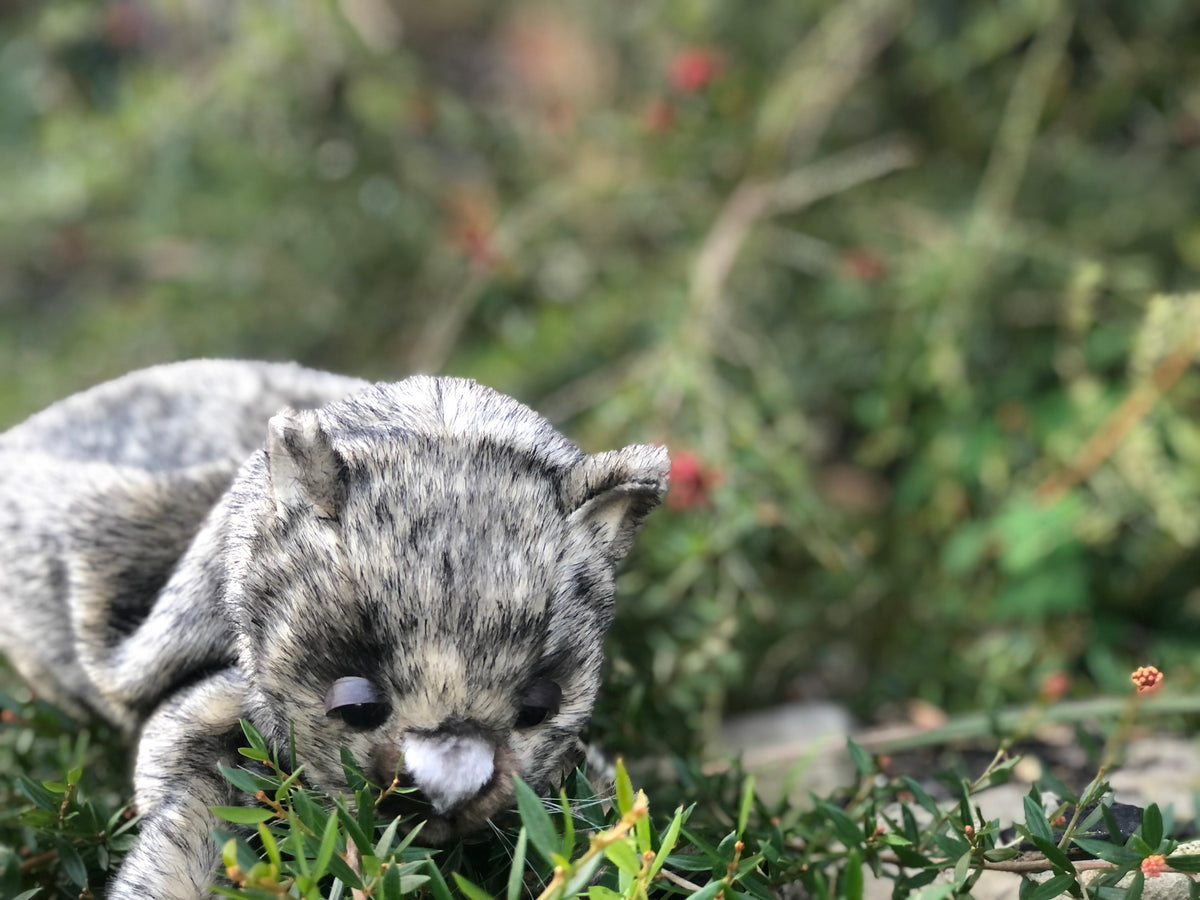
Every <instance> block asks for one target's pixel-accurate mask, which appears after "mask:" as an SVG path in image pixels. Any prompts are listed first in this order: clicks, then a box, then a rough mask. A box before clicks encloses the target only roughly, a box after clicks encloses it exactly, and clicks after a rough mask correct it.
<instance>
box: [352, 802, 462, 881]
mask: <svg viewBox="0 0 1200 900" xmlns="http://www.w3.org/2000/svg"><path fill="white" fill-rule="evenodd" d="M337 817H338V821H339V822H341V823H342V827H343V828H345V829H346V833H347V834H349V835H350V839H351V840H352V841H354V846H356V847H357V848H358V852H359V853H361V854H362V855H363V856H370V855H372V854H373V853H374V847H373V846H372V842H371V838H370V837H368V835H367V833H366V832H365V831H363V830H362V828H360V827H359V825H358V822H357V820H355V818H354V816H352V815H350V810H348V809H347V808H346V804H345V803H344V802H343V801H342V800H340V799H339V800H338V801H337ZM446 890H447V891H449V890H450V889H449V888H447V889H446Z"/></svg>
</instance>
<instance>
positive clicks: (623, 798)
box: [615, 756, 633, 815]
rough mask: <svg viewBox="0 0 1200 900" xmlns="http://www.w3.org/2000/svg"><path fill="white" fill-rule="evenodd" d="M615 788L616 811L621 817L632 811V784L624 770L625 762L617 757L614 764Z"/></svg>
mask: <svg viewBox="0 0 1200 900" xmlns="http://www.w3.org/2000/svg"><path fill="white" fill-rule="evenodd" d="M615 768H616V783H617V784H616V787H617V811H618V812H620V813H621V815H625V813H627V812H629V811H630V810H631V809H633V782H631V781H630V780H629V773H628V772H627V771H626V770H625V760H623V759H621V757H619V756H618V757H617V764H616V767H615Z"/></svg>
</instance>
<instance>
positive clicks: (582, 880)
mask: <svg viewBox="0 0 1200 900" xmlns="http://www.w3.org/2000/svg"><path fill="white" fill-rule="evenodd" d="M603 861H604V858H603V857H602V856H600V854H598V853H597V854H596V855H595V856H593V857H592V858H591V859H589V860H588V861H587V862H585V863H584V864H583V865H582V866H580V867H579V868H578V869H576V870H575V874H574V875H572V876H571V878H570V879H569V880H568V881H567V886H566V888H565V889H564V890H563V896H564V897H573V896H575V895H576V894H578V893H579V892H580V891H582V890H583V889H584V888H585V887H587V884H588V882H589V881H591V880H592V876H594V875H595V874H596V869H598V868H599V867H600V863H602V862H603Z"/></svg>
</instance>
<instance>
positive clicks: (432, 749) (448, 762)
mask: <svg viewBox="0 0 1200 900" xmlns="http://www.w3.org/2000/svg"><path fill="white" fill-rule="evenodd" d="M403 745H404V768H405V770H406V771H407V772H408V775H409V777H411V778H412V782H413V785H414V786H415V787H416V788H417V789H418V790H420V792H421V793H422V794H424V795H425V796H426V797H428V798H429V803H430V805H431V806H433V811H434V812H435V813H437V814H438V815H443V814H445V813H447V812H450V811H451V810H453V809H455V808H456V807H458V806H461V805H462V804H463V803H465V802H466V801H467V800H470V799H471V798H472V797H474V796H475V795H476V794H478V793H479V791H480V789H481V788H482V787H483V786H484V785H486V784H487V783H488V782H489V781H491V779H492V775H493V773H494V772H495V770H496V748H495V746H494V745H493V744H491V743H490V742H488V741H486V740H484V739H483V738H480V737H475V736H469V735H457V734H456V735H448V734H415V735H409V736H408V737H406V738H405V739H404V742H403Z"/></svg>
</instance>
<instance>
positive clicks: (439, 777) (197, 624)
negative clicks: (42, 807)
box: [0, 361, 667, 898]
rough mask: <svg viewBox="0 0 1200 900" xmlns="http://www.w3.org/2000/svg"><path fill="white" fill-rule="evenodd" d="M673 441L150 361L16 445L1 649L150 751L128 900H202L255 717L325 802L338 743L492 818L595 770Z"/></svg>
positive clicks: (452, 815)
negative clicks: (616, 632)
mask: <svg viewBox="0 0 1200 900" xmlns="http://www.w3.org/2000/svg"><path fill="white" fill-rule="evenodd" d="M666 474H667V458H666V453H665V451H663V450H662V449H661V448H656V447H649V446H631V447H626V448H625V449H623V450H618V451H613V452H609V453H600V454H596V455H591V456H589V455H587V454H585V453H583V452H582V451H581V450H579V448H577V447H576V446H575V445H574V444H572V443H571V442H570V441H568V440H567V439H566V438H564V437H563V436H562V435H560V434H559V433H558V432H557V431H555V430H554V429H553V428H552V427H551V426H550V424H549V423H548V422H546V421H545V420H544V419H543V418H541V417H540V416H538V415H537V414H536V413H534V412H533V411H532V410H530V409H529V408H527V407H525V406H523V405H521V404H519V403H517V402H516V401H515V400H512V399H511V398H509V397H506V396H504V395H502V394H498V393H496V392H495V391H492V390H489V389H488V388H484V387H481V386H479V385H477V384H475V383H473V382H470V381H464V380H459V379H451V378H429V377H417V378H410V379H407V380H405V381H402V382H399V383H395V384H379V385H373V386H372V385H369V384H367V383H365V382H362V381H358V380H356V379H352V378H344V377H341V376H336V375H330V374H326V373H321V372H315V371H312V370H308V369H303V368H301V367H299V366H293V365H281V364H270V363H253V362H231V361H196V362H188V363H179V364H175V365H169V366H160V367H156V368H152V369H147V370H144V371H141V372H135V373H133V374H131V375H128V376H126V377H124V378H121V379H118V380H116V381H113V382H109V383H108V384H104V385H101V386H99V387H97V388H94V389H92V390H90V391H86V392H84V393H82V394H78V395H76V396H74V397H70V398H68V399H66V400H64V401H62V402H60V403H58V404H55V405H54V406H52V407H50V408H49V409H47V410H45V411H44V412H42V413H40V414H38V415H35V416H33V417H32V418H30V419H28V420H27V421H26V422H24V423H22V424H20V425H18V426H16V427H15V428H13V429H11V430H10V431H8V432H7V433H5V434H3V435H0V650H2V651H3V652H4V653H5V654H6V655H7V656H8V657H9V659H10V660H11V661H12V662H13V664H14V665H15V666H16V667H17V669H18V670H19V671H20V672H21V673H22V674H23V675H24V676H25V677H26V678H27V679H28V680H29V682H30V683H31V684H32V685H33V686H34V687H35V688H36V689H37V690H39V691H40V692H42V693H43V694H44V695H47V696H49V697H50V698H51V699H55V700H57V701H58V702H59V703H61V704H62V705H64V706H65V707H67V708H69V709H74V710H77V711H83V710H89V711H93V712H96V713H99V714H100V715H103V716H105V717H107V718H108V719H110V720H111V721H113V722H115V723H117V724H119V725H120V726H122V727H124V728H126V729H128V730H129V731H131V732H136V733H137V734H138V736H139V737H138V756H137V765H136V771H135V776H134V778H135V790H136V798H137V804H138V808H139V811H140V812H141V813H142V814H143V816H144V819H143V822H142V829H141V835H140V837H139V839H138V842H137V845H136V847H135V848H134V850H133V851H132V852H131V853H130V855H129V856H128V858H127V859H126V861H125V863H124V865H123V866H122V868H121V871H120V872H119V874H118V877H117V879H116V882H115V883H114V885H113V886H112V889H111V891H110V894H109V896H111V897H114V898H134V897H139V898H140V897H161V898H197V897H201V896H205V895H206V891H205V885H206V884H208V883H209V882H210V881H211V880H212V878H213V877H214V871H215V866H216V862H217V850H216V847H215V846H214V845H213V843H212V841H211V839H210V837H209V828H210V827H211V826H212V824H213V820H212V817H211V815H210V814H209V813H208V807H209V806H212V805H223V804H229V803H236V802H238V798H237V797H235V796H233V794H232V793H231V792H232V791H233V789H232V788H231V787H230V786H229V785H228V784H227V783H226V782H225V781H224V780H223V779H222V778H221V777H220V776H219V774H218V772H217V768H216V766H217V763H218V762H223V761H224V762H230V761H232V760H233V759H234V751H235V748H236V747H237V746H238V734H239V731H238V725H237V721H238V719H239V718H247V719H249V720H251V721H252V722H253V723H254V724H255V725H256V726H257V727H258V729H259V730H260V731H261V732H262V733H263V734H264V735H265V736H266V737H267V739H268V741H270V742H271V743H272V744H273V745H274V746H276V747H277V748H280V749H283V748H286V747H287V745H288V732H289V728H294V731H295V738H296V747H297V755H298V756H299V759H298V760H296V761H295V762H296V763H297V764H303V765H304V767H305V771H306V772H307V773H308V777H309V779H310V780H311V781H313V782H315V783H316V784H318V785H320V786H321V787H323V788H325V789H327V790H331V791H338V790H345V789H346V784H345V781H344V775H343V772H342V767H341V764H340V760H339V748H341V747H343V746H344V747H347V748H349V750H350V751H351V753H352V754H353V755H354V757H355V758H356V759H357V760H358V761H359V762H360V764H361V765H363V766H364V768H366V769H368V770H369V771H370V772H371V773H372V774H374V776H375V777H376V778H377V779H378V780H379V781H380V782H381V783H389V782H390V781H391V779H392V777H393V776H394V775H397V774H398V775H399V776H400V778H401V779H402V781H405V782H407V783H411V784H413V785H415V786H416V787H418V788H419V789H420V792H421V794H423V795H424V796H425V798H426V800H427V802H428V806H427V808H426V817H427V825H426V828H425V831H424V835H425V837H426V838H429V839H434V840H444V839H446V838H448V837H450V836H451V835H453V834H456V833H459V832H461V831H464V830H468V829H471V828H474V827H478V826H479V825H482V824H483V823H484V822H486V820H487V819H488V818H489V817H490V816H492V815H493V814H494V813H496V812H498V811H499V810H501V809H502V808H504V807H506V806H508V805H509V804H510V802H511V799H512V791H513V789H512V777H511V776H512V775H513V774H519V775H521V777H523V778H524V779H526V780H527V781H529V782H530V783H532V784H533V785H534V786H535V787H537V788H540V789H546V788H548V787H550V786H552V785H553V784H555V783H556V782H557V781H558V780H559V779H560V778H561V777H562V776H563V775H564V774H565V773H566V772H567V771H569V770H570V769H571V768H572V767H573V766H574V765H575V763H576V762H577V761H578V758H579V754H580V745H579V741H578V737H577V736H578V734H579V731H580V729H581V728H582V727H583V725H584V724H585V722H586V720H587V718H588V716H589V715H590V712H591V708H592V703H593V701H594V699H595V695H596V691H597V689H598V685H599V670H600V662H601V641H602V638H603V635H604V633H605V631H606V629H607V628H608V625H609V623H610V621H611V619H612V615H613V577H614V569H615V567H616V564H617V563H618V562H619V561H620V559H621V558H622V557H623V556H624V555H625V553H626V552H627V551H628V549H629V546H630V544H631V542H632V539H633V536H634V533H635V532H636V530H637V528H638V526H639V525H640V524H641V521H642V519H643V518H644V517H645V515H646V514H647V513H648V512H649V511H650V510H651V509H652V508H653V507H654V506H655V505H657V503H658V502H659V500H660V499H661V497H662V494H663V492H664V490H665V486H666Z"/></svg>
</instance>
